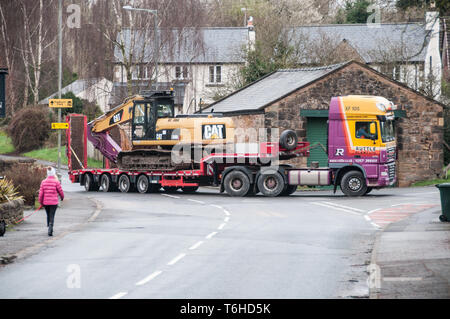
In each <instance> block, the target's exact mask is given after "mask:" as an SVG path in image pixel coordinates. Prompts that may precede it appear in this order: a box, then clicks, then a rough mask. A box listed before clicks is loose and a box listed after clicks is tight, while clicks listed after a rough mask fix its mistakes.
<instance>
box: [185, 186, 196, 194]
mask: <svg viewBox="0 0 450 319" xmlns="http://www.w3.org/2000/svg"><path fill="white" fill-rule="evenodd" d="M181 190H182V191H183V193H187V194H191V193H195V192H196V191H197V190H198V186H186V187H182V188H181Z"/></svg>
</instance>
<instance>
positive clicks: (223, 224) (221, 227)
mask: <svg viewBox="0 0 450 319" xmlns="http://www.w3.org/2000/svg"><path fill="white" fill-rule="evenodd" d="M225 225H226V223H222V224H220V226H219V227H217V229H219V230H221V229H223V228H224V227H225Z"/></svg>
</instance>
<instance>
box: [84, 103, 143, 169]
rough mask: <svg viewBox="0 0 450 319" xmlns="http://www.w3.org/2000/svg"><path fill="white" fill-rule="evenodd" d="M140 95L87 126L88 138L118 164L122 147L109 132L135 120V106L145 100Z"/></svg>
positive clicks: (104, 154)
mask: <svg viewBox="0 0 450 319" xmlns="http://www.w3.org/2000/svg"><path fill="white" fill-rule="evenodd" d="M143 99H144V98H143V97H142V96H139V95H135V96H132V97H130V98H127V99H126V100H125V101H124V102H123V103H122V104H120V105H118V106H116V107H115V108H113V109H111V110H109V111H108V112H106V113H105V114H103V115H101V116H99V117H98V118H96V119H95V120H93V121H91V122H89V123H88V125H87V131H88V132H87V138H88V140H89V141H90V142H91V143H92V144H93V145H94V147H95V148H96V149H98V150H99V151H100V153H102V154H103V156H105V157H106V158H107V159H109V160H110V161H112V162H113V163H117V156H118V154H119V153H120V152H121V151H122V149H121V147H120V146H119V145H118V144H117V143H116V142H115V141H114V140H113V139H112V138H111V136H110V135H109V134H108V132H109V131H110V130H111V129H112V128H113V127H115V126H117V125H119V124H125V123H128V122H130V121H131V120H132V118H133V104H134V102H135V101H139V100H143Z"/></svg>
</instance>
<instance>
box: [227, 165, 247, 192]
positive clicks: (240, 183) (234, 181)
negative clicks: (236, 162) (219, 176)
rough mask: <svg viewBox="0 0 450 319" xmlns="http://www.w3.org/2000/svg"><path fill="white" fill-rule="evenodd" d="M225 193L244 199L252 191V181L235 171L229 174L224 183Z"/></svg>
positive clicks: (240, 172) (242, 173) (245, 175)
mask: <svg viewBox="0 0 450 319" xmlns="http://www.w3.org/2000/svg"><path fill="white" fill-rule="evenodd" d="M223 183H224V187H225V191H226V192H227V194H228V195H230V196H233V197H243V196H245V195H247V194H248V192H249V190H250V179H249V178H248V176H247V174H245V173H244V172H242V171H238V170H234V171H231V172H229V173H228V174H227V175H226V176H225V179H224V181H223Z"/></svg>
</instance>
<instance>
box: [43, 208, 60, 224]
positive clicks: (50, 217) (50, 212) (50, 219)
mask: <svg viewBox="0 0 450 319" xmlns="http://www.w3.org/2000/svg"><path fill="white" fill-rule="evenodd" d="M57 207H58V205H45V206H44V208H45V212H46V213H47V227H49V226H53V224H54V221H55V213H56V208H57Z"/></svg>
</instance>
